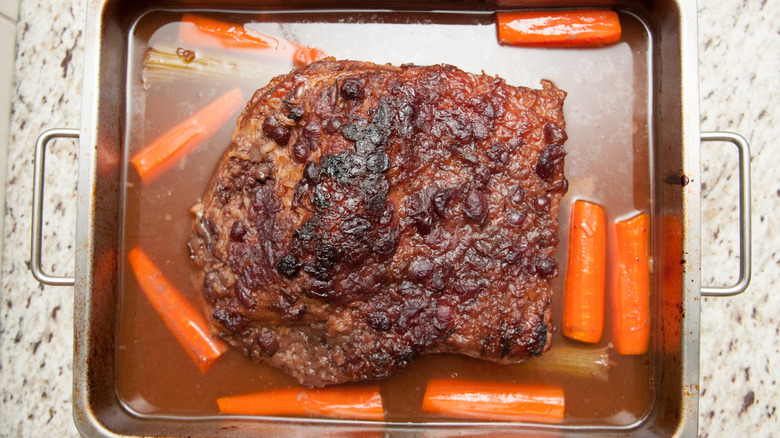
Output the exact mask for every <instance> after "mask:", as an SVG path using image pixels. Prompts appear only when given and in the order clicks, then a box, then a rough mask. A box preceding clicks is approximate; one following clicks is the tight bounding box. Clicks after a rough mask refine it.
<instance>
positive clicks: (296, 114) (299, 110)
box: [266, 105, 304, 137]
mask: <svg viewBox="0 0 780 438" xmlns="http://www.w3.org/2000/svg"><path fill="white" fill-rule="evenodd" d="M303 113H304V108H303V106H301V105H290V109H289V110H288V111H287V118H288V119H290V120H295V121H298V120H301V118H303ZM266 135H267V134H266ZM269 137H270V136H269Z"/></svg>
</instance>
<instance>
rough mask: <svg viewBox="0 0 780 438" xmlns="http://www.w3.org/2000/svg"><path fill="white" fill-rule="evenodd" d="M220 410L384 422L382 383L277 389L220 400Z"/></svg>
mask: <svg viewBox="0 0 780 438" xmlns="http://www.w3.org/2000/svg"><path fill="white" fill-rule="evenodd" d="M217 406H219V412H221V413H223V414H241V415H270V416H273V415H283V416H314V417H330V418H349V419H356V420H370V421H384V419H385V410H384V406H383V405H382V397H381V396H380V395H379V385H378V384H374V385H346V386H332V387H329V388H324V389H305V388H291V389H277V390H274V391H265V392H258V393H253V394H244V395H234V396H228V397H221V398H218V399H217Z"/></svg>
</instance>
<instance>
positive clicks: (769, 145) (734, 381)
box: [699, 0, 780, 437]
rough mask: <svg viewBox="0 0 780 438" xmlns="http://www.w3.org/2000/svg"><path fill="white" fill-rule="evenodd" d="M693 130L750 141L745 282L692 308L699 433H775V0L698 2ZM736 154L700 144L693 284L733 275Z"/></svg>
mask: <svg viewBox="0 0 780 438" xmlns="http://www.w3.org/2000/svg"><path fill="white" fill-rule="evenodd" d="M699 50H700V55H699V59H700V64H699V65H700V71H699V75H700V78H701V89H700V95H701V99H700V102H701V128H702V131H709V130H732V131H734V132H738V133H740V134H742V135H743V136H744V137H745V138H746V139H747V140H748V141H749V142H750V145H751V156H752V166H751V170H752V177H753V182H752V184H751V189H752V192H753V193H752V208H753V218H752V228H753V236H754V237H753V263H752V266H753V280H752V282H751V284H750V287H749V288H748V290H747V292H745V293H744V294H742V295H741V296H737V297H732V298H705V299H704V300H703V301H702V313H701V360H700V362H701V378H700V388H701V393H702V396H701V398H700V402H699V410H700V414H699V431H700V434H701V435H702V436H711V437H719V436H744V437H769V436H777V435H778V434H780V418H778V416H780V412H778V409H779V408H780V396H778V394H780V343H779V342H778V334H779V333H780V294H779V293H778V289H779V288H780V234H778V232H777V229H776V228H775V227H776V226H778V225H779V224H780V222H778V211H780V153H779V152H780V142H778V139H779V138H780V91H779V90H778V88H779V87H780V2H776V1H766V0H764V1H751V0H748V1H742V0H702V1H700V2H699ZM736 159H737V156H736V153H735V152H734V149H733V147H731V146H728V145H716V144H711V145H704V146H703V151H702V181H703V184H704V187H703V190H702V196H703V202H702V221H703V224H702V253H703V257H702V283H704V284H709V285H716V284H718V285H723V284H730V283H733V282H734V281H735V280H736V278H737V272H738V264H737V252H738V243H737V241H738V228H737V218H738V216H737V213H736V207H737V201H736V199H737V190H736V186H737V184H736V183H737V174H736Z"/></svg>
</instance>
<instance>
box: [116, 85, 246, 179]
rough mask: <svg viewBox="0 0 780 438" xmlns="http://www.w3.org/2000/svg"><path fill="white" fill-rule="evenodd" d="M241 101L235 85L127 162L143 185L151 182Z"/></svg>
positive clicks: (207, 135)
mask: <svg viewBox="0 0 780 438" xmlns="http://www.w3.org/2000/svg"><path fill="white" fill-rule="evenodd" d="M243 104H244V98H243V97H242V96H241V89H239V88H234V89H232V90H230V91H228V92H227V93H225V94H223V95H222V96H220V97H219V98H217V99H216V100H214V101H213V102H211V103H209V104H208V105H206V106H205V107H203V108H202V109H201V110H200V111H198V112H196V113H195V114H193V115H192V116H190V117H188V118H186V119H184V120H183V121H181V122H180V123H179V124H177V125H176V126H174V127H173V128H171V129H170V130H168V131H167V132H166V133H164V134H163V135H161V136H160V137H158V138H157V139H155V140H154V141H152V142H151V143H149V144H148V145H147V146H146V147H145V148H144V149H143V150H141V151H140V152H137V153H136V154H135V155H133V156H132V157H131V158H130V162H131V163H132V164H133V166H134V167H135V170H136V171H137V172H138V175H140V176H141V180H142V181H143V182H144V184H149V183H151V182H152V181H154V180H155V179H156V178H157V177H158V176H160V175H161V174H163V173H164V172H165V171H167V170H168V169H170V168H171V167H172V166H173V165H174V164H175V163H176V162H177V161H179V160H181V159H182V158H183V157H185V156H186V155H187V154H188V153H190V152H191V151H192V150H193V149H195V148H196V147H198V146H200V145H201V144H202V143H203V142H204V141H206V140H207V139H209V138H210V137H212V136H213V135H214V134H215V133H216V132H217V131H218V130H219V129H220V128H221V127H222V126H223V125H224V124H225V122H227V121H228V119H230V118H231V117H232V116H233V115H235V114H236V112H237V111H238V110H239V108H241V106H242V105H243Z"/></svg>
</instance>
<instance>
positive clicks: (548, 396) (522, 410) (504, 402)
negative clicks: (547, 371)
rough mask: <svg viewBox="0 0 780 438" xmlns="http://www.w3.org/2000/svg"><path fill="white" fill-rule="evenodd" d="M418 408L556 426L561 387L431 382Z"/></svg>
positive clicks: (560, 413) (562, 405)
mask: <svg viewBox="0 0 780 438" xmlns="http://www.w3.org/2000/svg"><path fill="white" fill-rule="evenodd" d="M422 409H423V411H425V412H430V413H433V414H441V415H444V416H448V417H455V418H463V419H475V420H493V421H534V422H540V423H560V422H561V421H562V420H563V416H564V413H565V403H564V398H563V388H560V387H555V386H546V385H535V384H516V383H515V384H512V383H500V382H474V381H467V380H448V379H434V380H431V381H429V382H428V385H427V387H426V388H425V395H424V396H423V404H422Z"/></svg>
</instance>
